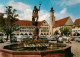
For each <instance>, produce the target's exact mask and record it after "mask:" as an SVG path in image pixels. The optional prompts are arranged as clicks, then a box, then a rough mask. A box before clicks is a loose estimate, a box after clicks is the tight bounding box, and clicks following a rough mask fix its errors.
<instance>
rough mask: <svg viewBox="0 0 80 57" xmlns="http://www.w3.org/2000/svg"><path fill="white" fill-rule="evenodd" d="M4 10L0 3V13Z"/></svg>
mask: <svg viewBox="0 0 80 57" xmlns="http://www.w3.org/2000/svg"><path fill="white" fill-rule="evenodd" d="M4 12H5V8H4V5H0V13H4Z"/></svg>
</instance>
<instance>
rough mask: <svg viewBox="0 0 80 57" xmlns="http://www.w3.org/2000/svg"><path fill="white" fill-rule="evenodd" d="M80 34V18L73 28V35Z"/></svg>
mask: <svg viewBox="0 0 80 57" xmlns="http://www.w3.org/2000/svg"><path fill="white" fill-rule="evenodd" d="M77 33H78V34H80V18H79V19H76V20H75V22H74V24H73V27H72V35H74V34H77Z"/></svg>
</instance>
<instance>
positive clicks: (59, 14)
mask: <svg viewBox="0 0 80 57" xmlns="http://www.w3.org/2000/svg"><path fill="white" fill-rule="evenodd" d="M68 16H70V17H71V19H72V20H73V21H74V20H75V19H76V17H74V16H73V15H72V14H70V13H68V12H67V8H63V9H62V10H61V11H60V12H56V13H55V17H56V20H59V19H62V18H65V17H68Z"/></svg>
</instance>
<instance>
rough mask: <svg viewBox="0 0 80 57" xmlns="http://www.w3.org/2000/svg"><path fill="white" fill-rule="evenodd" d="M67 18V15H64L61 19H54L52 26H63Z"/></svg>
mask: <svg viewBox="0 0 80 57" xmlns="http://www.w3.org/2000/svg"><path fill="white" fill-rule="evenodd" d="M68 18H69V17H66V18H63V19H60V20H58V21H56V22H55V24H54V27H57V26H63V25H64V24H65V23H66V21H67V20H68Z"/></svg>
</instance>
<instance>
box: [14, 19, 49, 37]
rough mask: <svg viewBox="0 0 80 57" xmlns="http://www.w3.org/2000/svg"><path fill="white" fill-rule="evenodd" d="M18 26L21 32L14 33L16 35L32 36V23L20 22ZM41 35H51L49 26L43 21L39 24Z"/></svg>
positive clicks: (17, 23)
mask: <svg viewBox="0 0 80 57" xmlns="http://www.w3.org/2000/svg"><path fill="white" fill-rule="evenodd" d="M16 25H17V26H19V28H20V29H19V30H18V31H15V32H13V33H14V34H15V35H17V36H18V35H32V34H33V30H34V26H33V25H32V21H27V20H18V21H17V22H16ZM38 28H39V35H49V25H48V23H47V22H46V21H45V20H43V21H39V22H38Z"/></svg>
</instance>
